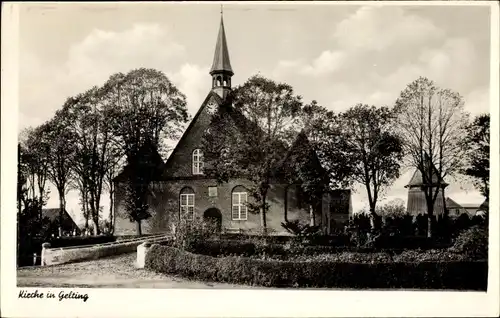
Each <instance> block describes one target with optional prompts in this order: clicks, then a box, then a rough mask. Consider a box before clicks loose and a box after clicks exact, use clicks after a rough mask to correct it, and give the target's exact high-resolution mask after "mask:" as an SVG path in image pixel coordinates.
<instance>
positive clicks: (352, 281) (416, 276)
mask: <svg viewBox="0 0 500 318" xmlns="http://www.w3.org/2000/svg"><path fill="white" fill-rule="evenodd" d="M146 268H147V269H149V270H154V271H156V272H161V273H166V274H175V275H181V276H184V277H189V278H195V279H200V280H206V281H219V282H227V283H239V284H247V285H259V286H267V287H271V286H272V287H336V288H425V289H469V290H486V285H487V274H488V273H487V263H486V262H423V263H403V262H400V263H386V262H381V263H349V262H330V261H309V262H297V261H276V260H256V259H251V258H247V257H220V258H215V257H211V256H207V255H200V254H192V253H189V252H186V251H182V250H180V249H176V248H173V247H169V246H160V245H157V244H154V245H153V246H152V247H151V249H150V250H149V251H148V253H147V255H146Z"/></svg>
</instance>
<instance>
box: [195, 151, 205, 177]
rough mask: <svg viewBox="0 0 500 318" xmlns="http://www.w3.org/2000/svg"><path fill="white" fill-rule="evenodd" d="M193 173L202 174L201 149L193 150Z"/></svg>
mask: <svg viewBox="0 0 500 318" xmlns="http://www.w3.org/2000/svg"><path fill="white" fill-rule="evenodd" d="M193 174H203V152H202V151H201V149H195V150H194V151H193Z"/></svg>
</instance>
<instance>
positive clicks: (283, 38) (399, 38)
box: [18, 2, 490, 216]
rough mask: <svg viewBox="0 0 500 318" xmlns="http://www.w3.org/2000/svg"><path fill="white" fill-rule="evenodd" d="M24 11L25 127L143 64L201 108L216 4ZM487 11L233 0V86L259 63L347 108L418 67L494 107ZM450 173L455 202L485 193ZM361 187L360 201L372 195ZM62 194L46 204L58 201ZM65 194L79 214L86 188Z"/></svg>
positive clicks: (399, 82) (377, 95)
mask: <svg viewBox="0 0 500 318" xmlns="http://www.w3.org/2000/svg"><path fill="white" fill-rule="evenodd" d="M19 14H20V15H19V23H20V25H19V41H20V42H19V94H20V95H19V123H18V128H19V131H21V130H22V129H24V128H26V127H29V126H36V125H39V124H41V123H43V122H44V121H46V120H48V119H49V118H50V117H52V116H53V114H54V113H55V111H56V110H57V109H59V108H60V107H61V106H62V104H63V103H64V101H65V100H66V98H68V97H69V96H73V95H76V94H78V93H81V92H83V91H85V90H87V89H89V88H91V87H92V86H94V85H101V84H103V83H104V82H105V81H106V80H107V79H108V78H109V76H110V75H112V74H114V73H116V72H128V71H130V70H132V69H134V68H140V67H145V68H155V69H157V70H160V71H163V72H164V73H165V74H166V75H167V76H168V77H169V78H170V79H171V80H172V82H173V83H174V84H175V85H176V86H177V87H178V88H179V89H180V90H181V91H182V92H183V93H184V94H185V95H186V96H187V102H188V110H189V112H190V114H191V115H194V113H195V112H196V111H197V110H198V108H199V107H200V105H201V102H202V101H203V99H204V98H205V97H206V95H207V93H208V92H209V91H210V88H211V77H210V75H209V74H208V71H209V68H210V66H211V62H212V59H213V54H214V49H215V42H216V37H217V32H218V28H219V21H220V5H219V4H217V3H198V4H190V3H154V4H153V3H144V4H140V3H121V4H118V3H116V4H113V3H100V4H97V3H93V4H81V3H54V4H36V3H23V4H21V9H20V13H19ZM489 21H490V14H489V7H481V6H473V7H470V6H451V5H446V6H436V5H432V6H402V5H385V6H382V5H363V6H361V5H335V4H321V3H316V4H315V5H311V4H279V3H275V4H252V3H248V2H246V3H239V4H236V3H231V4H224V25H225V31H226V37H227V41H228V47H229V54H230V58H231V64H232V67H233V71H234V73H235V75H234V76H233V79H232V81H233V86H234V85H238V84H242V83H244V82H245V81H246V79H248V78H249V77H250V76H252V75H255V74H258V73H260V74H261V75H263V76H265V77H268V78H271V79H274V80H276V81H279V82H286V83H288V84H291V85H292V86H293V87H294V90H295V92H296V93H297V94H299V95H301V96H303V99H304V101H305V102H309V101H311V100H317V101H318V103H319V104H320V105H323V106H325V107H326V108H328V109H331V110H334V111H339V112H340V111H344V110H346V109H347V108H349V107H351V106H353V105H354V104H356V103H365V104H373V105H377V106H392V105H393V104H394V101H395V100H396V98H397V97H398V95H399V93H400V91H401V90H403V89H404V88H405V86H406V85H407V84H409V83H410V82H412V81H413V80H415V79H417V78H418V77H419V76H425V77H428V78H429V79H431V80H433V81H435V82H436V84H437V85H438V86H439V87H442V88H449V89H452V90H454V91H457V92H459V93H460V94H461V95H462V96H463V97H464V100H465V109H466V110H467V111H468V112H470V113H471V114H472V115H473V116H474V115H477V114H480V113H487V112H489V86H490V84H489V78H490V74H489V70H490V22H489ZM412 173H413V171H411V170H404V171H403V172H402V175H401V177H400V178H399V179H398V180H396V181H395V183H394V184H393V185H392V187H390V188H389V189H387V190H386V191H385V193H384V197H383V200H382V202H381V203H382V204H383V203H384V202H387V201H390V200H393V199H402V200H404V201H406V196H407V191H406V189H405V188H404V185H406V183H407V182H408V181H409V180H410V178H411V175H412ZM447 181H448V182H449V183H451V185H450V186H449V187H448V191H447V194H446V195H447V196H450V197H451V198H453V199H454V200H455V201H457V202H459V203H477V204H480V203H481V202H482V201H483V197H482V196H481V195H480V194H479V193H478V192H477V191H476V190H475V189H474V188H473V187H472V185H471V184H468V183H458V182H450V181H452V180H447ZM354 191H355V192H354V194H353V199H352V201H353V209H354V211H357V210H359V209H361V208H363V207H364V206H366V204H367V198H366V194H365V192H364V191H363V188H361V187H355V188H354ZM52 193H53V195H51V198H50V200H49V203H48V207H57V206H58V202H59V201H58V197H57V194H56V191H55V189H52ZM103 201H104V202H103V204H104V206H105V210H107V209H108V207H107V204H108V200H107V198H106V195H105V196H104V197H103ZM67 202H68V203H67V204H68V207H67V208H68V211H69V212H70V213H71V214H72V215H74V216H76V215H77V214H78V211H79V207H78V195H77V193H70V194H69V196H68V199H67Z"/></svg>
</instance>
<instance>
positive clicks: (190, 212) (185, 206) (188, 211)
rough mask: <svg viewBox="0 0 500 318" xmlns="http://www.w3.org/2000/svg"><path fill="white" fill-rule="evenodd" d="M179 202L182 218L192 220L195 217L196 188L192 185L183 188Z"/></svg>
mask: <svg viewBox="0 0 500 318" xmlns="http://www.w3.org/2000/svg"><path fill="white" fill-rule="evenodd" d="M179 202H180V204H179V214H180V217H181V219H183V220H189V221H192V220H193V219H194V190H193V189H192V188H190V187H185V188H183V189H182V190H181V193H180V198H179Z"/></svg>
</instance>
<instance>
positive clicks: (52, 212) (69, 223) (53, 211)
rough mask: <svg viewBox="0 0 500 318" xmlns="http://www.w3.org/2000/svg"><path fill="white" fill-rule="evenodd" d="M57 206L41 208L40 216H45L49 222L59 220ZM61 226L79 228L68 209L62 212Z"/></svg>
mask: <svg viewBox="0 0 500 318" xmlns="http://www.w3.org/2000/svg"><path fill="white" fill-rule="evenodd" d="M59 211H60V209H59V208H48V209H42V217H46V218H48V219H49V220H50V222H53V223H55V222H57V223H58V222H59ZM63 228H64V229H65V230H72V229H78V230H79V229H80V228H79V227H78V225H77V224H76V222H75V220H73V218H72V217H71V215H70V214H69V213H68V211H64V212H63Z"/></svg>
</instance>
